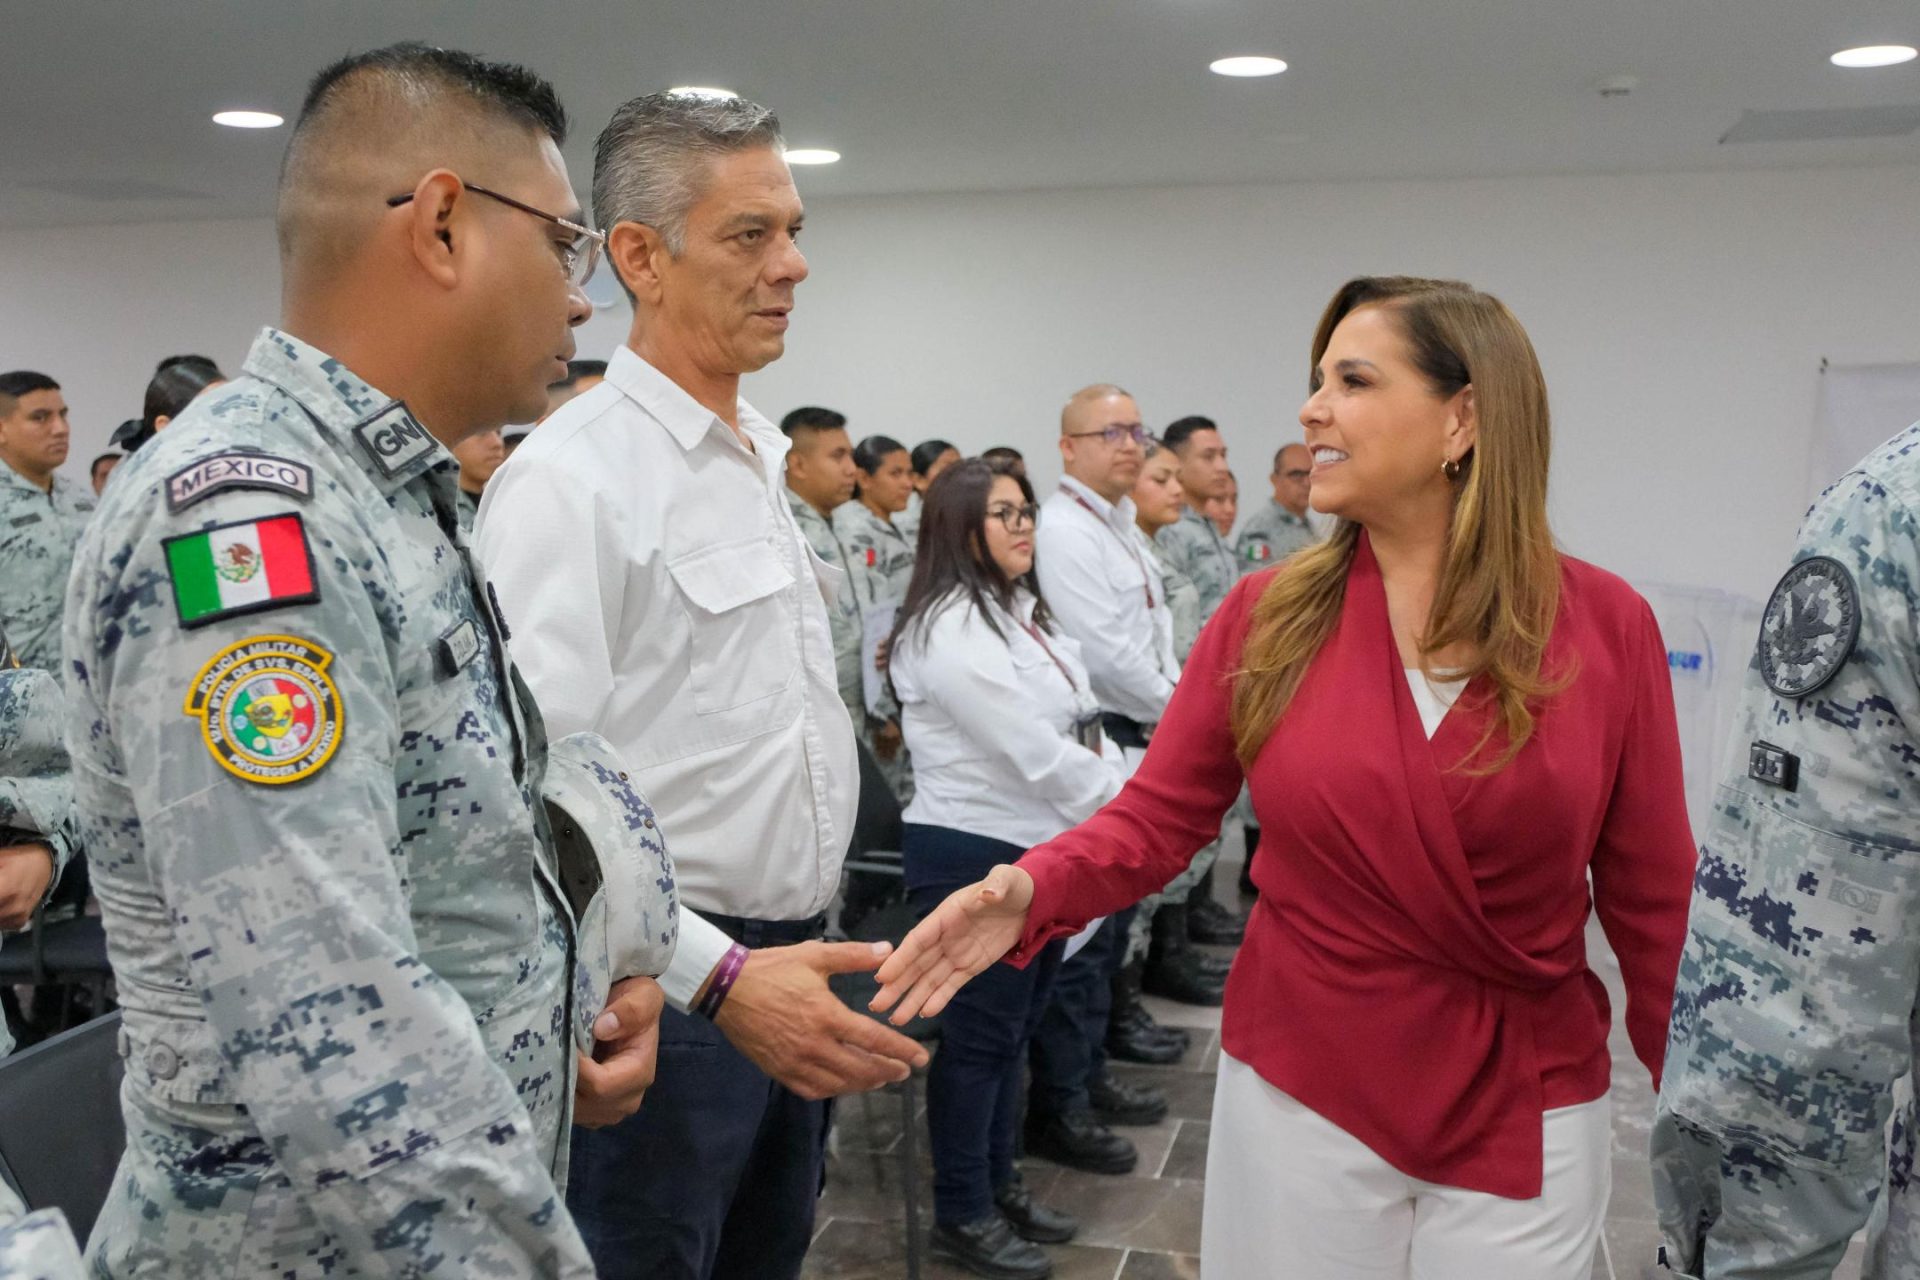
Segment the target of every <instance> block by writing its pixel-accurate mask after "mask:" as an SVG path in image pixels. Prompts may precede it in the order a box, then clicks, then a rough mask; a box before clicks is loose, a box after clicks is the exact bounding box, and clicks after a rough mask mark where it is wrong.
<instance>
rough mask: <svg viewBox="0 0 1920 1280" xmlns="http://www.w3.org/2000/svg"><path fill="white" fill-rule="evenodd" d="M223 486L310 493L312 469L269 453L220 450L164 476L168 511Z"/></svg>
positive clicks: (298, 495) (299, 494) (308, 495)
mask: <svg viewBox="0 0 1920 1280" xmlns="http://www.w3.org/2000/svg"><path fill="white" fill-rule="evenodd" d="M222 489H271V490H274V491H276V492H279V493H285V494H291V495H292V496H294V497H296V498H302V499H305V498H311V497H312V496H313V468H312V467H309V466H308V465H307V464H306V463H304V462H294V461H293V460H292V459H290V458H276V457H274V456H273V455H272V454H269V453H220V454H215V455H214V456H213V457H211V458H203V459H201V460H200V461H199V462H196V463H194V464H193V465H192V466H190V467H184V468H182V469H181V470H179V471H176V472H174V473H173V474H172V475H170V476H168V477H167V510H169V511H176V512H177V511H184V510H186V509H187V508H188V507H190V506H192V505H193V504H194V503H196V502H198V501H200V500H201V499H202V498H210V497H212V496H213V495H214V494H216V493H218V492H220V491H221V490H222Z"/></svg>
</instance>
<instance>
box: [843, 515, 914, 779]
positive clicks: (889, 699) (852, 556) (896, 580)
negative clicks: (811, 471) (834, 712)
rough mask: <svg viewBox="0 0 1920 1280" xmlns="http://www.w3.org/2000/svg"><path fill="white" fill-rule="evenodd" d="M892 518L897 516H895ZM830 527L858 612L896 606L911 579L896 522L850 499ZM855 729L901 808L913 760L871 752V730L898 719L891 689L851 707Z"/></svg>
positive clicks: (908, 553)
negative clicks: (872, 702) (842, 552)
mask: <svg viewBox="0 0 1920 1280" xmlns="http://www.w3.org/2000/svg"><path fill="white" fill-rule="evenodd" d="M896 521H897V517H896ZM833 529H834V533H835V534H836V535H837V536H838V537H839V539H840V544H841V545H842V546H843V547H845V548H846V552H847V575H848V577H849V578H851V579H852V581H853V591H854V596H855V598H856V599H857V600H858V601H859V602H860V609H861V612H862V614H864V613H865V612H866V611H867V610H869V609H873V608H876V607H885V606H889V605H890V606H893V607H896V608H897V607H898V606H899V605H900V604H901V603H903V602H904V601H905V600H906V598H907V584H908V583H909V582H911V581H912V580H913V549H914V544H913V542H912V541H911V540H910V539H909V536H908V535H907V533H906V532H904V531H903V530H902V529H901V528H900V526H899V524H898V523H897V522H896V523H888V522H887V521H885V520H882V519H881V518H880V517H879V516H877V515H875V514H873V512H872V510H871V509H870V508H868V506H867V504H866V503H864V502H861V501H859V500H858V499H855V500H854V501H852V502H844V503H841V504H840V506H838V507H836V508H835V509H834V512H833ZM850 709H851V710H852V711H853V725H854V729H855V730H856V731H857V732H858V733H859V735H860V741H861V742H862V743H864V744H866V748H867V750H868V751H873V752H874V755H873V758H874V759H875V760H876V761H878V762H879V765H880V772H881V773H883V774H885V775H886V778H887V782H888V784H889V785H891V786H892V787H893V793H894V795H895V796H897V797H899V800H900V804H901V806H902V807H905V805H906V804H907V803H908V802H909V801H910V800H912V799H913V761H912V760H911V759H909V757H908V754H907V749H906V748H905V747H904V746H903V747H901V748H900V750H899V751H898V752H896V753H895V754H894V757H893V759H891V760H881V759H880V753H879V752H877V751H874V747H873V733H874V730H875V729H877V728H878V727H879V726H880V725H881V724H884V723H886V722H887V721H889V720H891V721H893V722H894V723H895V724H898V723H900V707H899V705H898V704H897V703H895V702H894V700H893V694H892V692H891V691H888V690H884V689H883V691H882V693H881V697H880V705H879V706H877V707H875V708H874V709H873V714H872V715H871V716H869V715H867V713H866V710H865V707H864V705H862V706H859V707H854V708H850Z"/></svg>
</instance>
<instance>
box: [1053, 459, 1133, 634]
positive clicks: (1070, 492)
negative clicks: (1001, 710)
mask: <svg viewBox="0 0 1920 1280" xmlns="http://www.w3.org/2000/svg"><path fill="white" fill-rule="evenodd" d="M1060 492H1062V493H1064V494H1066V495H1067V496H1068V497H1069V498H1072V499H1073V500H1074V501H1075V502H1077V503H1079V504H1080V505H1081V506H1083V507H1085V508H1086V510H1087V514H1088V515H1090V516H1092V517H1093V518H1094V519H1095V520H1098V521H1099V522H1100V527H1101V528H1102V529H1105V530H1106V531H1107V532H1108V533H1111V534H1112V535H1113V536H1114V537H1115V538H1118V539H1119V540H1120V545H1121V546H1123V547H1125V548H1126V549H1127V554H1128V555H1130V556H1132V557H1133V563H1134V565H1135V566H1136V567H1137V568H1138V569H1139V570H1140V589H1141V590H1142V591H1144V592H1146V593H1147V610H1148V612H1152V610H1153V579H1152V577H1151V576H1149V575H1148V573H1147V562H1146V561H1145V560H1142V559H1141V558H1140V552H1139V551H1138V550H1137V549H1136V548H1135V547H1134V545H1133V544H1132V543H1131V542H1128V541H1127V540H1126V538H1124V537H1122V536H1121V534H1120V531H1119V530H1118V529H1115V528H1114V527H1113V526H1112V525H1110V524H1108V523H1107V522H1106V520H1105V518H1104V517H1102V516H1101V514H1100V513H1099V512H1098V511H1096V510H1094V507H1093V504H1092V503H1091V502H1088V501H1087V500H1086V499H1085V498H1083V497H1081V496H1080V495H1079V494H1077V493H1075V492H1074V491H1073V490H1071V489H1069V488H1067V487H1066V486H1065V485H1061V486H1060ZM1049 652H1051V651H1049ZM1054 661H1056V662H1057V661H1059V659H1057V658H1056V659H1054Z"/></svg>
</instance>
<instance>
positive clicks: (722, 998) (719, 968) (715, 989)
mask: <svg viewBox="0 0 1920 1280" xmlns="http://www.w3.org/2000/svg"><path fill="white" fill-rule="evenodd" d="M746 967H747V949H746V948H745V947H743V946H741V945H740V944H739V943H737V942H736V943H734V944H733V945H732V946H730V947H728V948H727V954H726V955H724V956H721V957H720V963H719V964H717V965H715V966H714V967H713V977H712V979H711V980H710V981H709V982H708V983H707V994H706V995H705V996H703V997H702V998H701V1000H700V1003H699V1005H698V1006H697V1007H696V1008H695V1009H694V1012H695V1013H697V1014H699V1015H700V1016H701V1017H703V1018H705V1019H706V1020H707V1021H708V1022H712V1021H713V1019H714V1016H715V1015H716V1014H718V1013H719V1012H720V1006H721V1005H723V1004H725V1003H726V1002H727V993H728V992H729V991H731V990H733V984H734V981H735V979H737V978H739V976H740V971H741V970H742V969H744V968H746Z"/></svg>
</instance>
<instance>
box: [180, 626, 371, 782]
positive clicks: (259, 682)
mask: <svg viewBox="0 0 1920 1280" xmlns="http://www.w3.org/2000/svg"><path fill="white" fill-rule="evenodd" d="M332 662H333V655H332V654H331V653H329V652H327V651H326V650H325V649H322V648H321V647H320V646H319V645H317V644H314V643H312V642H311V641H307V640H301V639H298V638H296V637H294V636H251V637H249V638H247V639H245V640H242V641H239V642H238V643H236V644H230V645H228V646H227V647H226V648H224V649H222V650H221V651H220V652H219V653H216V654H214V655H213V657H212V658H211V659H210V660H209V661H208V662H207V664H206V665H205V666H203V667H201V668H200V671H199V674H197V675H195V676H194V678H193V687H192V688H191V689H189V690H188V691H187V699H186V703H185V705H184V706H183V707H182V708H181V710H182V711H184V712H185V713H186V714H187V715H190V716H193V717H195V718H196V719H198V720H199V721H200V737H201V739H202V740H203V741H204V742H205V743H206V744H207V750H208V751H209V752H210V753H211V754H212V756H213V758H214V759H215V760H216V761H218V762H219V764H220V767H221V768H223V769H225V770H226V771H227V772H228V773H231V774H232V775H233V776H234V777H236V778H240V779H242V780H243V781H246V782H259V783H264V784H266V785H268V786H278V785H282V784H285V783H289V782H298V781H300V780H301V779H302V778H310V777H312V776H313V775H314V774H316V773H318V772H320V769H321V768H322V766H324V765H325V764H326V763H327V761H328V760H330V759H332V758H333V753H334V751H335V750H337V749H338V748H339V746H340V736H341V734H342V732H343V731H344V730H345V727H346V726H345V720H344V718H343V716H342V715H341V707H340V691H339V690H338V689H337V688H335V687H334V683H333V678H332V677H331V676H329V675H328V674H327V667H328V666H329V665H330V664H331V663H332Z"/></svg>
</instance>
